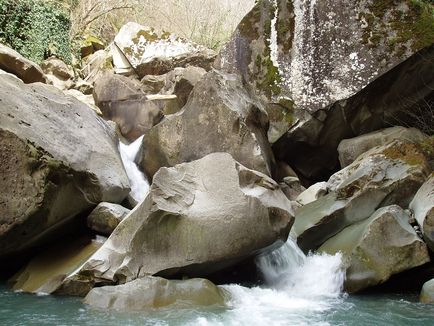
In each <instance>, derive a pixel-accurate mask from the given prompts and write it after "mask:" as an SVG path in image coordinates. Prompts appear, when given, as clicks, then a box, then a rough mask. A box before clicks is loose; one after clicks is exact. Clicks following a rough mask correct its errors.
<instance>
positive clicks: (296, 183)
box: [279, 177, 306, 201]
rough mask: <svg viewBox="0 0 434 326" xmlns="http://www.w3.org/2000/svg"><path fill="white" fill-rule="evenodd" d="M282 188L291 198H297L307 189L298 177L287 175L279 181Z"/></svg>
mask: <svg viewBox="0 0 434 326" xmlns="http://www.w3.org/2000/svg"><path fill="white" fill-rule="evenodd" d="M279 185H280V188H281V189H282V191H283V193H284V194H285V195H286V197H287V198H288V199H289V200H291V201H292V200H295V199H296V198H297V197H298V196H299V195H300V194H301V193H302V192H303V191H305V190H306V189H305V188H304V187H303V186H302V185H301V183H300V180H299V179H298V178H297V177H286V178H284V179H283V182H281V183H279Z"/></svg>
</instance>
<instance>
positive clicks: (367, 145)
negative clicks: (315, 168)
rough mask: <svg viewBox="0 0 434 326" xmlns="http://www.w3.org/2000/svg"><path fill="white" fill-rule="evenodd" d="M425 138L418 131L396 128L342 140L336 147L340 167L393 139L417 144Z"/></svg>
mask: <svg viewBox="0 0 434 326" xmlns="http://www.w3.org/2000/svg"><path fill="white" fill-rule="evenodd" d="M426 138H427V136H426V135H425V134H424V133H423V132H421V131H420V130H418V129H415V128H404V127H399V126H397V127H392V128H387V129H383V130H379V131H374V132H371V133H368V134H365V135H362V136H359V137H355V138H351V139H344V140H342V141H341V142H340V144H339V147H338V152H339V162H340V164H341V167H346V166H347V165H350V164H351V163H353V162H354V160H355V159H356V158H357V157H358V156H359V155H360V154H362V153H364V152H367V151H368V150H370V149H371V148H374V147H376V146H381V145H385V144H386V143H389V142H390V141H392V140H394V139H400V140H407V141H409V142H413V143H418V142H421V141H423V140H424V139H426Z"/></svg>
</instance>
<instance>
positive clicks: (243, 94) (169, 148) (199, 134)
mask: <svg viewBox="0 0 434 326" xmlns="http://www.w3.org/2000/svg"><path fill="white" fill-rule="evenodd" d="M267 122H268V121H267V115H266V113H265V111H263V109H262V106H261V104H260V103H259V102H258V101H257V100H256V98H255V97H251V96H250V95H249V93H248V92H247V90H246V89H245V88H244V87H243V85H242V82H241V80H240V79H239V78H238V77H237V76H236V75H229V74H223V73H221V72H218V71H211V72H209V73H207V74H206V75H205V76H204V77H203V78H202V79H201V80H200V81H199V82H198V83H197V84H196V86H195V87H194V89H193V91H192V93H191V95H190V98H189V100H188V102H187V104H186V105H185V106H184V108H183V110H182V111H181V112H179V113H177V114H174V115H171V116H167V117H166V119H164V120H163V121H161V122H160V123H159V124H158V125H156V126H154V127H153V128H151V129H150V130H148V131H147V132H146V133H145V137H144V139H143V145H144V150H143V160H142V167H143V169H144V171H145V172H146V174H147V175H148V176H153V175H154V174H155V173H156V172H157V171H158V169H159V168H160V167H163V166H174V165H176V164H179V163H183V162H190V161H193V160H196V159H199V158H201V157H203V156H205V155H207V154H210V153H213V152H227V153H229V154H231V155H232V156H233V157H234V158H235V159H236V160H237V161H238V162H240V163H241V164H243V165H245V166H246V167H248V168H251V169H253V170H256V171H260V172H262V173H265V174H267V175H271V173H272V168H273V162H274V157H273V155H272V153H271V148H270V146H269V144H268V141H267V136H266V134H265V131H266V130H267Z"/></svg>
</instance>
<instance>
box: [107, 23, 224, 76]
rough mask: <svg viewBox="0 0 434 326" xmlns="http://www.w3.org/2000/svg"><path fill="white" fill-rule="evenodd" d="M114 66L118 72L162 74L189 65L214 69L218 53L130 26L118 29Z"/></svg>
mask: <svg viewBox="0 0 434 326" xmlns="http://www.w3.org/2000/svg"><path fill="white" fill-rule="evenodd" d="M112 53H113V63H114V66H115V68H116V71H117V72H118V73H122V74H127V75H128V74H129V75H131V74H135V75H137V76H138V77H139V78H143V77H144V76H146V75H162V74H165V73H167V72H169V71H171V70H173V69H174V68H176V67H185V66H187V65H191V66H197V67H202V68H204V69H206V70H210V69H211V65H212V63H213V61H214V59H215V56H216V54H215V52H214V51H212V50H209V49H207V48H205V47H203V46H200V45H196V44H193V43H191V42H189V41H187V40H183V39H181V38H179V37H177V36H176V35H174V34H170V33H167V32H162V33H159V32H156V31H155V30H154V29H152V28H149V27H146V26H142V25H139V24H137V23H132V22H130V23H127V24H125V25H124V26H122V28H121V29H120V30H119V33H118V34H117V35H116V37H115V39H114V46H113V47H112Z"/></svg>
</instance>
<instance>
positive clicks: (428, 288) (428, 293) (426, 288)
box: [419, 279, 434, 304]
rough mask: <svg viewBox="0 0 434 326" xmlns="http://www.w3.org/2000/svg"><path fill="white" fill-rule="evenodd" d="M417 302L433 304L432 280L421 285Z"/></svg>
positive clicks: (433, 284) (433, 288) (433, 289)
mask: <svg viewBox="0 0 434 326" xmlns="http://www.w3.org/2000/svg"><path fill="white" fill-rule="evenodd" d="M419 300H420V302H422V303H431V304H433V303H434V279H432V280H430V281H428V282H426V283H425V284H424V285H423V287H422V291H421V293H420V298H419Z"/></svg>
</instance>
